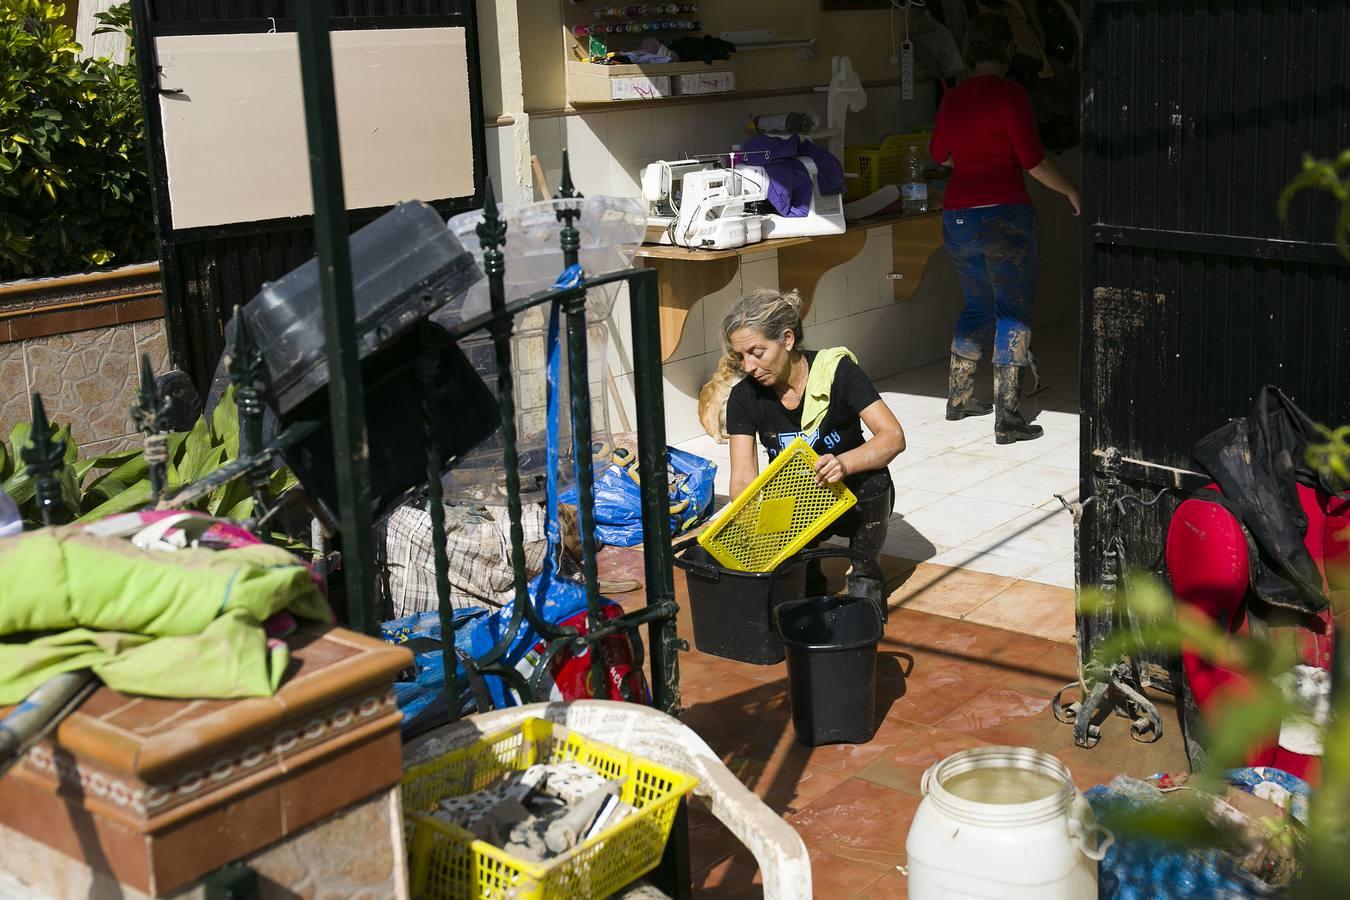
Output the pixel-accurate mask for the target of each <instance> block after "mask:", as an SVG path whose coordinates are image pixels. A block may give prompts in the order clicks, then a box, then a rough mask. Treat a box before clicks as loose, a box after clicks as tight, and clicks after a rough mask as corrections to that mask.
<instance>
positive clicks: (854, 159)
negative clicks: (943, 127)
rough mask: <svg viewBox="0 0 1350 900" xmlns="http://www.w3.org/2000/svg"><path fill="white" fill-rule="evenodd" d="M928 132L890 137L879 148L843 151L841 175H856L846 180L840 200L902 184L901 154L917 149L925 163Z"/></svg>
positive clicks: (869, 146) (850, 148)
mask: <svg viewBox="0 0 1350 900" xmlns="http://www.w3.org/2000/svg"><path fill="white" fill-rule="evenodd" d="M932 139H933V133H932V132H931V131H916V132H912V133H910V134H894V135H891V136H890V137H888V138H886V139H885V140H884V141H882V142H881V143H880V144H859V145H856V146H853V147H845V148H844V171H845V172H857V173H858V177H857V178H849V179H846V185H847V187H846V188H845V191H844V199H846V200H857V199H859V198H861V197H866V196H868V195H869V194H872V193H874V192H876V191H879V190H881V188H883V187H885V186H886V185H888V184H900V183H902V182H903V181H904V165H905V154H906V153H908V152H909V148H910V147H918V148H919V151H920V152H921V153H922V154H923V158H924V163H925V165H926V164H927V163H928V143H929V141H931V140H932Z"/></svg>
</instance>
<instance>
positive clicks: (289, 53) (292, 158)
mask: <svg viewBox="0 0 1350 900" xmlns="http://www.w3.org/2000/svg"><path fill="white" fill-rule="evenodd" d="M331 37H332V45H333V80H334V89H335V91H336V94H337V107H338V126H339V134H340V137H341V142H342V174H343V186H344V189H345V191H346V200H347V207H348V208H349V209H363V208H367V207H379V206H389V205H391V204H394V203H397V202H399V201H401V200H413V199H416V200H425V201H434V200H444V199H449V198H455V197H467V196H470V195H472V194H473V191H474V169H473V132H472V129H473V128H474V127H476V123H474V122H472V121H471V120H470V113H469V69H468V53H467V49H466V45H465V37H464V29H462V28H396V29H378V30H369V31H334V32H332V36H331ZM155 48H156V50H157V51H158V53H159V62H160V66H161V68H162V74H161V76H160V86H161V87H162V88H165V89H171V90H181V91H182V93H175V94H161V96H160V111H161V114H162V116H163V120H164V153H165V158H166V164H167V165H166V167H167V170H168V179H169V202H170V206H171V209H172V215H173V227H174V228H175V229H183V228H194V227H200V226H208V225H226V224H232V223H236V222H256V221H261V220H265V219H279V218H288V217H293V216H306V215H310V214H312V213H313V211H314V203H313V195H312V194H311V190H310V178H309V154H308V143H307V140H306V136H305V111H304V102H303V99H302V92H301V85H300V55H299V46H298V44H297V41H296V35H295V34H294V33H275V34H223V35H174V36H166V37H161V38H158V39H157V40H156V41H155Z"/></svg>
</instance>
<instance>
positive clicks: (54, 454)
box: [19, 394, 66, 525]
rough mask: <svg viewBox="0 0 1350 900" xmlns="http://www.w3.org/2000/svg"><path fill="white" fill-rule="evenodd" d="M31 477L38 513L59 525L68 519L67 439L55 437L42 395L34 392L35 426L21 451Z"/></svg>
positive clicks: (47, 523) (50, 522) (50, 523)
mask: <svg viewBox="0 0 1350 900" xmlns="http://www.w3.org/2000/svg"><path fill="white" fill-rule="evenodd" d="M19 455H20V457H22V459H23V462H24V465H25V466H26V467H27V471H28V477H29V478H32V479H33V480H34V481H35V482H36V483H37V484H36V490H35V492H34V493H35V494H36V496H37V505H38V515H39V516H41V518H42V524H43V525H56V524H59V523H60V521H61V520H62V519H64V518H65V516H64V515H63V511H62V509H61V479H60V474H61V470H62V469H63V468H65V465H66V442H65V441H63V440H58V439H56V438H53V437H52V426H51V423H50V422H48V421H47V410H46V408H45V407H44V406H43V405H42V395H41V394H34V395H33V428H32V430H31V431H30V432H29V433H28V445H27V446H26V447H24V448H23V449H22V450H20V451H19Z"/></svg>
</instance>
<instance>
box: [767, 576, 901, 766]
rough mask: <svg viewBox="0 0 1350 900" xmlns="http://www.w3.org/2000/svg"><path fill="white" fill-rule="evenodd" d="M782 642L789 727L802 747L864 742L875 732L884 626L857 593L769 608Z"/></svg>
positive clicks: (875, 608) (873, 607)
mask: <svg viewBox="0 0 1350 900" xmlns="http://www.w3.org/2000/svg"><path fill="white" fill-rule="evenodd" d="M773 618H774V627H775V629H776V630H777V632H778V634H779V636H780V637H781V638H782V641H783V646H784V647H786V648H787V665H788V696H789V699H790V700H791V703H792V728H793V730H794V731H796V732H797V740H799V741H801V742H802V743H803V744H806V745H807V746H808V747H817V746H820V745H821V744H865V743H867V742H868V741H870V740H871V739H872V735H873V734H874V733H875V732H876V721H875V717H876V693H877V643H878V642H879V641H880V640H881V635H882V632H883V631H884V630H885V626H884V624H883V622H882V615H881V610H880V609H879V608H878V606H877V604H876V603H873V602H872V601H871V600H868V599H866V598H863V597H850V596H842V597H804V598H802V599H801V600H792V601H789V602H787V603H784V604H782V605H781V606H779V607H778V608H777V609H775V610H774V614H773Z"/></svg>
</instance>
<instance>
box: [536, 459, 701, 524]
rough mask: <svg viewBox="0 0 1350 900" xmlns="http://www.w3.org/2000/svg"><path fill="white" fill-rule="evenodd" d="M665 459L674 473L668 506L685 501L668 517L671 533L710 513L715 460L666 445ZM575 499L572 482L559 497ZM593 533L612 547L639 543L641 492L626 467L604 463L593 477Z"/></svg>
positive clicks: (565, 499) (569, 501) (564, 500)
mask: <svg viewBox="0 0 1350 900" xmlns="http://www.w3.org/2000/svg"><path fill="white" fill-rule="evenodd" d="M666 459H667V461H668V462H669V463H670V468H672V469H674V470H675V475H676V483H675V484H674V485H672V490H671V492H670V504H671V506H672V507H675V506H679V505H680V504H681V503H682V502H684V501H686V500H687V501H688V505H687V506H685V507H684V508H683V509H681V510H680V511H679V512H678V513H675V514H673V515H672V516H671V517H670V533H671V535H672V536H674V535H678V534H682V533H683V532H686V531H688V530H689V529H691V528H693V527H694V526H695V525H697V524H698V523H700V522H702V521H703V520H704V519H706V518H707V517H708V515H709V514H710V513H711V512H712V507H713V502H714V493H713V481H714V480H715V479H716V478H717V463H715V462H713V461H712V460H710V459H704V458H703V457H701V456H698V455H696V454H693V453H688V452H686V451H684V450H678V449H676V448H675V447H667V448H666ZM577 499H578V494H577V488H576V486H575V485H574V486H572V487H571V488H569V489H568V491H567V492H566V493H565V494H563V496H562V500H563V502H565V503H572V504H575V503H576V502H577ZM595 535H596V537H598V538H599V539H600V540H601V541H603V542H604V543H606V544H609V545H610V546H613V547H632V546H635V545H637V544H640V543H642V493H641V489H640V488H639V487H638V483H637V482H636V481H634V480H633V479H632V477H631V476H630V475H629V474H628V470H627V469H624V468H621V467H619V466H616V465H607V466H605V467H604V469H603V470H602V471H600V474H599V475H598V476H597V477H596V479H595Z"/></svg>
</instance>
